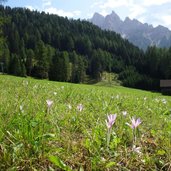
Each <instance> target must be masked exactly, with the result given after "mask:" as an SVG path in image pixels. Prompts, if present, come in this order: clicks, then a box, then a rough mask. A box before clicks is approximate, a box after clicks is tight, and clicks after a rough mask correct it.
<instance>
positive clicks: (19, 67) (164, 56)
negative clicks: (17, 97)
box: [0, 6, 171, 90]
mask: <svg viewBox="0 0 171 171" xmlns="http://www.w3.org/2000/svg"><path fill="white" fill-rule="evenodd" d="M0 13H1V16H3V17H5V18H7V19H8V22H6V23H5V24H4V26H3V33H4V37H5V39H6V42H5V43H4V44H3V48H1V51H2V55H1V56H0V62H1V63H3V66H4V71H5V72H6V73H9V74H12V75H17V76H32V77H36V78H40V79H44V78H47V79H50V80H54V81H67V82H74V83H80V82H84V79H85V76H86V75H88V76H89V77H91V78H93V79H95V80H97V81H99V80H101V75H102V72H104V71H107V72H114V73H118V74H119V78H120V79H121V80H122V81H123V84H124V85H125V86H130V87H135V88H141V89H148V90H149V89H152V90H157V89H159V79H161V78H170V77H171V62H169V61H171V60H170V58H171V49H158V48H156V47H150V48H148V49H147V51H146V53H144V52H143V51H142V50H140V49H139V48H138V47H136V46H134V45H133V44H131V43H129V42H128V41H127V40H125V39H122V38H121V36H120V35H119V34H116V33H114V32H112V31H103V30H101V29H100V28H98V27H97V26H94V25H93V24H91V23H89V22H87V21H81V20H73V19H68V18H64V17H59V16H57V15H50V14H46V13H44V12H41V13H40V12H38V11H30V10H29V9H23V8H13V9H11V8H10V7H3V6H1V7H0ZM1 71H2V70H1Z"/></svg>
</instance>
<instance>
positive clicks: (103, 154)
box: [0, 75, 171, 171]
mask: <svg viewBox="0 0 171 171" xmlns="http://www.w3.org/2000/svg"><path fill="white" fill-rule="evenodd" d="M16 85H17V86H16ZM0 92H1V93H0V154H1V155H0V170H67V171H70V170H85V171H88V170H103V171H104V170H106V171H107V170H137V168H141V169H142V170H161V169H164V170H168V168H169V164H168V165H167V163H168V162H170V147H171V144H170V125H171V121H170V108H171V100H170V98H168V97H164V96H161V95H160V94H158V93H149V92H146V91H140V90H135V89H129V88H124V87H119V86H114V87H110V88H107V87H99V86H90V85H89V86H88V85H81V84H80V85H78V84H70V83H61V82H52V81H46V80H35V79H31V78H27V79H26V78H17V77H12V76H5V75H0ZM110 114H117V115H116V120H114V123H113V124H112V125H111V127H109V125H108V124H107V125H106V120H107V116H108V115H110ZM133 116H134V117H135V118H140V120H139V121H141V123H140V124H139V125H138V126H137V127H136V128H135V130H134V129H132V128H131V127H130V126H129V125H128V123H129V124H131V120H130V118H132V117H133ZM112 117H113V115H112Z"/></svg>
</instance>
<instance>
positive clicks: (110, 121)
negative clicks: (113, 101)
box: [106, 114, 117, 129]
mask: <svg viewBox="0 0 171 171" xmlns="http://www.w3.org/2000/svg"><path fill="white" fill-rule="evenodd" d="M116 116H117V114H111V115H108V116H107V118H108V120H106V126H107V128H108V129H111V128H112V125H113V124H114V123H115V120H116Z"/></svg>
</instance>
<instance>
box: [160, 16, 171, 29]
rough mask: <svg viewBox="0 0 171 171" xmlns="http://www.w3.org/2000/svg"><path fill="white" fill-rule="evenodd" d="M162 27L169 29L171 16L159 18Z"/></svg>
mask: <svg viewBox="0 0 171 171" xmlns="http://www.w3.org/2000/svg"><path fill="white" fill-rule="evenodd" d="M161 20H162V23H163V25H165V26H167V27H168V28H170V29H171V15H163V16H162V17H161Z"/></svg>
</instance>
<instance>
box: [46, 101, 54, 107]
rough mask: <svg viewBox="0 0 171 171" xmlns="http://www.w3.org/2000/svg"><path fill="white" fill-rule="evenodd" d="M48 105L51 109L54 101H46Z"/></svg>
mask: <svg viewBox="0 0 171 171" xmlns="http://www.w3.org/2000/svg"><path fill="white" fill-rule="evenodd" d="M46 103H47V106H48V108H50V107H51V106H52V104H53V101H52V100H46Z"/></svg>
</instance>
